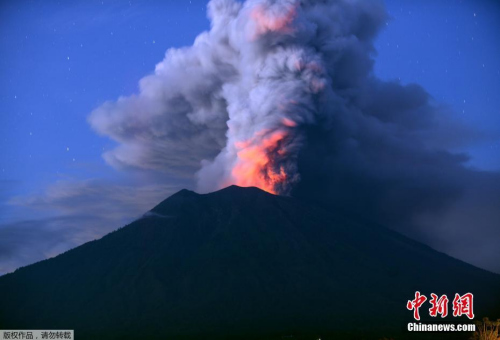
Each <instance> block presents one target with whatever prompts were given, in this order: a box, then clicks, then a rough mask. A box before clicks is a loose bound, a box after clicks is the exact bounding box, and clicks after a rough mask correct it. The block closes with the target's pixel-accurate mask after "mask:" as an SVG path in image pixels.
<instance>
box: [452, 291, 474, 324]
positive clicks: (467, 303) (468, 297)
mask: <svg viewBox="0 0 500 340" xmlns="http://www.w3.org/2000/svg"><path fill="white" fill-rule="evenodd" d="M472 299H473V296H472V294H471V293H467V294H464V295H462V296H460V295H458V294H455V298H454V299H453V316H462V315H466V316H467V317H468V318H469V319H471V320H472V319H474V310H473V308H472Z"/></svg>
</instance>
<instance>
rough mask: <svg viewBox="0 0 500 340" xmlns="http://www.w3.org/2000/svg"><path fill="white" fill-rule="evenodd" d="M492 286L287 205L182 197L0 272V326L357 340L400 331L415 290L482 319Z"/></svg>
mask: <svg viewBox="0 0 500 340" xmlns="http://www.w3.org/2000/svg"><path fill="white" fill-rule="evenodd" d="M499 286H500V277H499V276H498V275H496V274H492V273H490V272H487V271H485V270H482V269H478V268H476V267H473V266H471V265H469V264H466V263H464V262H461V261H459V260H456V259H454V258H451V257H449V256H447V255H445V254H443V253H439V252H437V251H435V250H433V249H431V248H429V247H427V246H425V245H423V244H420V243H418V242H415V241H413V240H410V239H408V238H406V237H404V236H402V235H400V234H398V233H396V232H394V231H391V230H389V229H386V228H384V227H381V226H378V225H370V224H367V223H364V222H359V221H356V220H355V219H352V218H348V217H346V216H343V215H342V214H340V213H334V212H328V211H325V210H323V209H322V208H318V207H315V206H312V205H309V204H306V203H304V202H302V201H299V200H297V199H295V198H291V197H282V196H275V195H272V194H269V193H267V192H264V191H262V190H260V189H257V188H253V187H251V188H241V187H237V186H231V187H228V188H225V189H223V190H220V191H217V192H214V193H210V194H204V195H200V194H196V193H194V192H192V191H188V190H182V191H180V192H178V193H176V194H174V195H172V196H171V197H169V198H168V199H166V200H165V201H163V202H161V203H160V204H158V205H157V206H156V207H155V208H153V209H152V210H151V211H150V212H149V213H147V214H145V215H144V216H143V217H142V218H140V219H138V220H136V221H135V222H133V223H131V224H129V225H127V226H125V227H123V228H121V229H119V230H117V231H115V232H112V233H110V234H108V235H106V236H105V237H103V238H102V239H100V240H96V241H92V242H88V243H86V244H84V245H82V246H80V247H77V248H75V249H73V250H70V251H68V252H66V253H64V254H62V255H59V256H57V257H55V258H52V259H49V260H45V261H41V262H39V263H36V264H33V265H30V266H27V267H23V268H20V269H18V270H16V271H15V272H14V273H11V274H7V275H4V276H2V277H0V292H1V293H2V298H1V303H0V328H3V329H6V328H8V329H75V335H76V337H77V338H78V339H98V338H106V339H129V338H130V339H132V338H163V339H164V338H169V339H202V338H203V339H207V338H214V339H225V338H230V339H240V338H251V339H257V338H258V339H267V338H270V339H281V338H283V337H284V336H292V337H293V338H295V339H297V338H303V339H309V338H311V339H313V338H315V339H317V338H318V337H321V338H323V339H328V338H329V337H331V338H345V337H346V336H347V335H348V334H351V335H352V336H353V337H354V338H360V334H363V336H364V335H366V334H371V335H373V334H376V335H377V336H378V334H380V335H384V334H385V335H390V334H394V333H397V332H399V331H402V330H403V329H405V327H406V324H407V323H408V322H411V321H413V313H412V312H411V311H408V310H407V309H406V302H407V300H410V299H412V298H413V297H414V293H415V291H417V290H419V291H421V292H422V293H426V294H430V293H431V292H434V293H436V294H439V295H441V294H445V293H446V294H448V296H454V293H461V294H464V293H466V292H472V293H474V308H475V312H476V316H478V317H481V316H482V315H483V314H485V313H490V312H491V311H492V310H493V309H494V308H495V307H496V306H498V304H497V303H498V301H499V300H498V293H499V290H498V287H499ZM425 309H426V308H422V309H421V311H423V310H425ZM421 314H427V313H423V312H422V313H421ZM489 316H492V315H491V314H489ZM464 319H465V320H461V319H460V322H468V321H469V320H468V319H466V318H465V317H464ZM451 321H453V318H451V320H449V321H448V322H451Z"/></svg>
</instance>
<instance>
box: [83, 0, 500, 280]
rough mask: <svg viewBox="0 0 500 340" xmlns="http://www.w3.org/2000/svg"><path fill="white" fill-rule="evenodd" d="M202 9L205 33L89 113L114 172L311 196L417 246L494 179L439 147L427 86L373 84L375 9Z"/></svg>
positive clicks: (287, 1)
mask: <svg viewBox="0 0 500 340" xmlns="http://www.w3.org/2000/svg"><path fill="white" fill-rule="evenodd" d="M208 10H209V17H210V19H211V29H210V31H208V32H204V33H202V34H200V35H199V36H198V37H197V38H196V41H195V42H194V44H193V46H190V47H187V48H183V49H171V50H169V51H168V52H167V54H166V57H165V59H164V60H163V61H162V62H161V63H159V64H158V65H157V66H156V70H155V73H154V74H153V75H150V76H148V77H146V78H144V79H142V81H141V83H140V93H139V94H138V95H136V96H131V97H127V98H120V99H119V100H118V101H116V102H109V103H106V104H104V105H102V106H101V107H99V108H98V109H96V110H95V111H94V112H93V113H92V114H91V116H90V117H89V121H90V123H91V125H92V127H93V128H94V129H95V130H96V131H98V132H99V133H101V134H103V135H106V136H109V137H111V138H113V139H114V140H116V141H117V142H119V144H120V145H119V147H118V148H116V149H115V150H112V151H111V152H108V153H106V154H105V155H104V157H105V159H106V160H107V161H108V162H109V163H110V164H112V165H114V166H119V167H132V168H140V169H147V170H155V171H160V172H165V173H167V174H168V175H169V176H172V175H177V176H187V177H189V176H193V174H194V176H195V178H196V181H197V187H198V190H199V191H202V192H207V191H212V190H216V189H218V188H221V187H224V186H226V185H229V184H239V185H242V186H250V185H253V186H258V187H260V188H262V189H265V190H267V191H269V192H273V193H280V194H292V195H296V196H302V197H307V198H308V199H311V200H315V201H317V202H320V203H321V204H325V205H328V206H330V207H331V206H335V207H336V208H337V209H340V210H343V211H345V212H346V213H351V214H362V216H363V217H364V218H366V219H369V220H375V221H378V222H380V223H384V224H386V225H389V226H391V227H394V228H398V229H399V230H402V231H404V232H405V233H407V234H409V235H412V236H415V237H417V238H420V239H425V238H429V228H428V227H426V229H425V230H424V229H423V228H422V226H424V225H425V226H429V225H432V223H429V221H432V220H433V219H434V221H435V222H437V221H438V217H437V216H441V217H439V218H441V221H442V218H443V217H442V216H444V215H443V214H445V213H448V214H450V211H452V209H453V206H454V204H455V203H456V202H458V201H459V200H460V199H461V197H463V195H465V194H467V192H471V190H470V188H472V187H474V184H473V183H474V182H475V181H483V179H484V178H486V177H488V176H492V178H494V179H491V178H490V179H488V181H490V180H491V181H494V180H495V181H496V180H497V179H498V177H499V176H497V175H496V174H481V173H479V172H475V171H472V170H470V169H467V168H466V167H465V166H464V164H465V162H466V161H467V160H468V158H467V156H466V155H462V154H454V153H452V152H449V151H447V150H445V149H443V148H442V145H444V144H443V140H446V139H447V138H448V137H450V136H451V137H450V138H452V136H453V131H451V132H450V131H447V130H446V126H447V125H446V117H445V116H444V113H443V111H442V110H441V109H440V107H439V106H438V105H437V104H436V103H434V102H433V101H432V98H431V97H430V96H429V94H428V93H427V92H426V91H425V90H424V89H422V88H421V87H420V86H418V85H405V86H404V85H401V84H399V83H397V82H384V81H381V80H379V79H377V78H376V77H375V76H374V74H373V55H374V53H375V49H374V46H373V43H374V39H375V37H376V35H377V33H378V32H379V30H380V29H381V28H382V27H383V26H385V22H386V20H387V14H386V11H385V8H384V6H383V3H382V2H379V1H362V0H359V1H356V0H302V1H299V0H248V1H246V2H244V3H240V2H237V1H235V0H212V1H211V2H210V3H209V5H208ZM449 126H453V127H456V124H455V123H453V124H450V125H449ZM443 127H445V128H443ZM462 128H463V127H460V129H462ZM460 129H459V130H460ZM454 131H457V130H454ZM488 178H489V177H488ZM465 183H466V184H465ZM497 196H498V195H497ZM493 200H494V201H493V202H490V206H497V207H499V206H500V198H498V197H495V198H493ZM495 200H497V201H495ZM495 216H497V215H495ZM492 218H495V217H492ZM448 220H449V219H448ZM496 222H498V221H496ZM467 227H468V228H469V230H470V228H471V227H470V226H457V228H467ZM434 228H437V227H436V226H434ZM462 230H465V229H462ZM433 232H434V231H431V233H433ZM492 232H493V233H496V234H497V235H498V234H500V232H499V231H498V230H494V231H492ZM490 246H493V245H490ZM495 247H496V246H495ZM438 248H439V247H438ZM441 248H446V245H445V246H443V245H442V244H441ZM491 249H493V248H491ZM488 256H489V255H488ZM498 258H500V255H499V257H498ZM498 258H497V259H498ZM498 262H500V261H498ZM495 269H497V270H500V268H497V267H495Z"/></svg>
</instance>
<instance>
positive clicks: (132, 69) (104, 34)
mask: <svg viewBox="0 0 500 340" xmlns="http://www.w3.org/2000/svg"><path fill="white" fill-rule="evenodd" d="M386 6H387V11H388V13H389V15H390V16H391V19H390V20H388V21H387V23H386V27H385V29H384V30H383V31H382V33H381V34H380V35H379V36H378V38H376V42H375V46H376V49H377V55H376V56H375V67H374V72H375V74H376V75H377V76H378V77H379V78H380V79H383V80H397V81H399V82H401V83H402V84H410V83H418V84H420V85H421V86H422V87H423V88H425V89H426V90H427V91H428V92H429V94H430V95H431V96H432V100H433V101H434V102H435V103H436V105H439V106H442V111H443V112H446V114H448V115H450V116H451V117H452V118H453V119H452V120H450V122H451V123H450V124H449V126H447V127H446V128H447V129H449V133H450V134H454V135H455V138H452V139H449V138H448V139H444V140H443V147H445V148H446V149H448V150H451V151H454V152H459V153H466V154H468V155H469V157H470V159H469V161H467V166H468V167H470V168H474V169H476V170H480V171H481V172H484V171H488V172H491V173H495V172H498V171H500V111H499V110H500V96H499V95H498V94H499V93H500V58H499V56H500V44H499V43H498V34H497V32H500V30H499V28H500V27H499V26H500V6H499V5H498V4H496V3H495V2H494V1H472V0H470V1H451V0H450V1H445V0H442V1H418V2H415V1H409V0H404V1H401V0H398V1H395V0H388V1H386ZM209 25H210V23H209V20H208V19H207V15H206V1H198V0H192V1H173V0H171V1H147V2H146V1H72V2H68V3H64V2H56V1H24V0H23V1H11V2H2V4H1V5H0V74H1V78H0V79H1V80H0V92H1V95H0V117H1V121H0V147H1V150H2V157H0V240H1V241H0V242H1V243H0V274H2V273H5V272H9V271H12V270H14V269H15V268H17V267H18V266H20V265H26V264H29V263H32V262H35V261H38V260H41V259H44V258H46V257H50V256H55V255H57V254H59V253H60V252H62V251H65V250H67V249H69V248H72V247H74V246H77V245H80V244H82V243H84V242H86V241H88V240H91V239H94V238H97V237H100V236H102V235H104V234H106V233H108V232H110V231H112V230H114V229H117V228H118V227H121V226H122V225H123V224H125V223H127V222H129V221H131V220H132V219H134V218H137V217H139V216H141V214H143V213H144V212H145V211H147V210H149V209H151V208H152V207H153V206H154V205H155V204H156V203H158V202H159V201H161V200H162V199H164V198H166V197H167V196H168V195H170V194H172V193H173V192H175V191H176V190H179V189H181V188H184V187H188V188H191V189H192V188H194V187H195V186H194V183H193V178H192V177H190V176H187V175H186V176H173V175H167V176H165V175H164V174H158V173H156V172H155V171H147V170H127V169H119V168H114V167H111V166H110V165H109V164H107V163H106V162H105V161H104V159H103V157H102V154H103V153H104V152H106V151H107V150H110V149H113V148H114V147H115V146H116V145H117V144H116V143H115V142H114V141H111V140H110V139H109V138H107V137H106V136H100V135H99V134H97V133H96V132H95V131H94V130H93V129H92V128H91V127H90V125H89V123H88V117H89V114H90V113H91V112H92V111H93V110H94V109H95V108H97V107H99V106H100V105H101V104H103V103H104V102H105V101H107V100H116V99H117V98H118V97H120V96H130V95H132V94H134V93H136V92H137V91H138V82H139V80H140V79H141V78H142V77H144V76H145V75H148V74H151V73H152V72H153V71H154V68H155V65H156V64H157V63H159V62H160V61H161V60H162V59H163V58H164V55H165V51H166V50H167V49H169V48H171V47H182V46H188V45H191V44H192V43H193V40H194V39H195V37H196V36H197V35H198V34H199V33H200V32H202V31H204V30H207V29H209ZM464 127H466V128H464ZM498 208H499V209H500V207H498ZM497 222H498V221H497ZM478 223H481V221H478ZM450 232H452V233H455V231H450ZM457 233H460V231H457ZM437 247H438V248H439V246H437ZM450 253H451V254H452V255H454V256H458V257H460V258H461V259H463V260H466V261H469V262H472V263H473V264H475V265H478V266H482V267H485V268H489V269H491V270H495V269H497V267H494V266H493V265H491V263H490V262H484V261H483V260H482V259H479V258H475V257H474V256H471V255H470V252H464V253H463V254H462V253H460V251H457V250H456V249H455V250H453V251H450ZM497 260H498V258H497Z"/></svg>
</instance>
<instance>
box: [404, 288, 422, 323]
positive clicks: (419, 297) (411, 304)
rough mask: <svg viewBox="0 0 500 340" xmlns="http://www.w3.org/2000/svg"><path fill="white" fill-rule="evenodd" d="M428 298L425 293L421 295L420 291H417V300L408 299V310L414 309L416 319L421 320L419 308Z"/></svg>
mask: <svg viewBox="0 0 500 340" xmlns="http://www.w3.org/2000/svg"><path fill="white" fill-rule="evenodd" d="M426 300H427V298H426V297H425V295H420V292H419V291H416V292H415V300H411V301H410V300H408V303H407V304H406V308H408V310H413V317H414V318H415V320H420V314H419V313H418V309H419V308H420V306H422V304H423V303H424V302H425V301H426Z"/></svg>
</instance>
